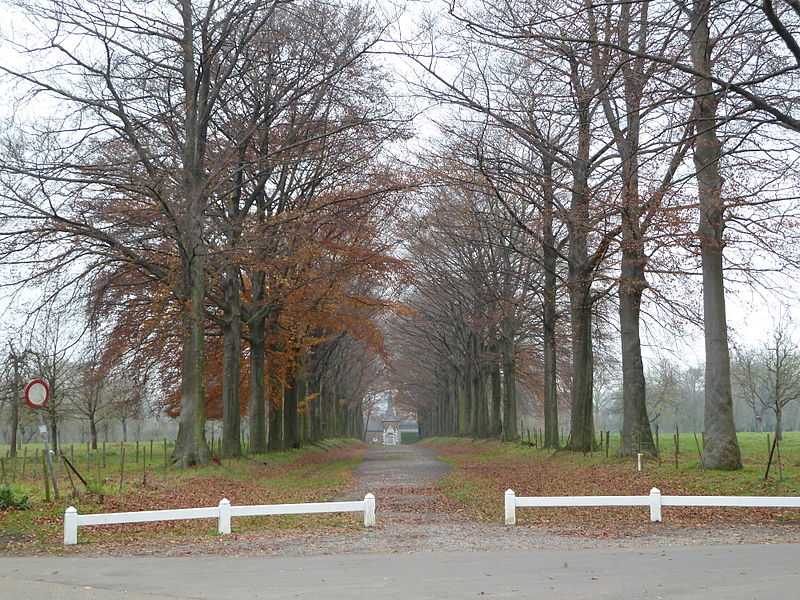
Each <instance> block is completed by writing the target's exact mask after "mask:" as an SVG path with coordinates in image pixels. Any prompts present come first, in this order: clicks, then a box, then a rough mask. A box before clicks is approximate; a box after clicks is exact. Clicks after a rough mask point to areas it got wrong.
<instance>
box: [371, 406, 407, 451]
mask: <svg viewBox="0 0 800 600" xmlns="http://www.w3.org/2000/svg"><path fill="white" fill-rule="evenodd" d="M403 431H406V432H411V433H412V434H413V433H416V432H417V431H418V429H417V424H416V423H414V422H413V421H401V420H400V419H399V418H398V417H397V415H396V414H395V412H394V410H393V409H392V408H391V407H389V409H388V410H387V411H386V413H385V414H384V416H383V419H381V420H380V421H378V420H373V419H370V420H369V422H368V423H367V435H366V437H365V438H364V439H365V441H366V442H367V443H368V444H382V445H387V446H398V445H400V444H402V443H403V436H402V432H403ZM411 439H412V440H413V439H415V436H413V435H412V438H411Z"/></svg>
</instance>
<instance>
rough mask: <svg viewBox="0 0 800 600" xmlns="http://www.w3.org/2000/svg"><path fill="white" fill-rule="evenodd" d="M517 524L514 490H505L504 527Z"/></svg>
mask: <svg viewBox="0 0 800 600" xmlns="http://www.w3.org/2000/svg"><path fill="white" fill-rule="evenodd" d="M516 523H517V497H516V495H515V494H514V490H506V525H516Z"/></svg>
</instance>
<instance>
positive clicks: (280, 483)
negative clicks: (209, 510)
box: [0, 440, 366, 551]
mask: <svg viewBox="0 0 800 600" xmlns="http://www.w3.org/2000/svg"><path fill="white" fill-rule="evenodd" d="M143 447H146V450H145V453H146V456H145V457H144V458H143V457H142V450H143ZM365 447H366V446H365V445H364V444H363V443H361V442H359V441H356V440H329V441H326V442H322V443H320V444H318V445H315V446H310V447H306V448H303V449H301V450H292V451H286V452H280V453H275V454H269V455H259V456H252V457H249V458H247V459H241V460H231V461H228V460H225V461H222V462H221V464H211V465H209V466H207V467H202V468H190V469H185V470H181V471H176V470H172V469H170V468H167V469H164V444H163V442H162V443H161V444H156V443H154V444H153V453H152V454H150V452H149V450H150V446H149V443H148V444H141V443H140V444H139V456H138V459H137V456H136V444H135V443H128V444H125V446H124V461H123V460H122V458H123V452H122V449H121V447H120V445H119V444H115V445H114V446H113V447H112V446H111V445H106V449H105V463H104V462H103V449H102V448H100V449H98V450H97V451H90V452H89V459H88V463H87V458H86V448H85V446H83V447H81V452H80V454H79V453H78V448H77V447H76V448H75V450H74V451H73V452H70V447H69V445H67V446H66V447H64V448H63V449H62V451H63V452H64V454H65V456H67V458H68V459H70V455H72V456H73V457H74V460H72V459H70V462H72V463H73V465H74V466H75V467H76V470H77V471H78V473H80V474H81V476H82V477H83V478H84V479H85V481H86V485H84V484H83V483H82V482H81V481H80V480H79V479H78V477H77V475H76V474H75V473H74V472H72V473H71V472H70V470H69V468H68V467H67V465H66V463H65V462H64V461H59V462H58V463H57V464H59V465H60V466H59V471H58V479H57V481H58V486H59V492H60V494H59V499H58V500H56V499H55V498H52V497H51V501H50V502H47V501H46V497H45V486H44V485H43V461H42V457H41V455H39V456H38V457H37V456H36V452H35V449H31V451H29V452H28V453H27V458H26V454H25V453H24V451H23V453H22V454H21V455H20V456H19V457H18V458H17V459H16V460H14V459H12V460H10V461H6V464H5V468H6V480H7V481H8V485H9V486H10V488H11V490H12V492H13V495H14V497H15V498H17V499H19V498H21V497H22V496H23V495H28V496H29V504H30V509H29V510H0V550H6V551H8V550H14V549H29V550H42V549H49V550H51V551H60V549H61V541H62V540H61V536H62V532H63V516H64V510H65V509H66V507H67V506H70V505H72V506H75V507H76V508H77V509H78V512H79V513H97V512H128V511H139V510H158V509H165V508H190V507H201V506H216V505H217V504H218V503H219V501H220V500H221V499H222V498H228V499H229V500H230V501H231V503H232V504H234V505H235V504H280V503H295V502H325V501H330V500H333V499H335V498H336V497H337V496H339V495H340V494H341V493H343V491H344V490H346V489H347V488H348V486H349V484H350V482H351V473H352V471H353V469H354V468H355V467H356V466H357V465H358V464H359V462H360V461H361V460H362V455H363V452H364V450H365ZM171 449H172V448H171V446H170V445H169V444H168V445H167V455H168V454H169V452H170V451H171ZM23 466H24V467H25V474H24V476H23V473H22V471H23ZM70 474H71V480H70ZM1 485H2V483H0V486H1ZM51 494H52V491H51ZM359 523H360V517H358V516H354V515H344V516H343V515H335V514H334V515H289V516H276V517H250V518H239V519H237V520H236V523H235V524H234V528H235V530H259V529H276V528H283V527H289V526H291V527H293V528H304V527H308V526H315V527H318V526H321V525H322V526H330V527H342V526H344V527H357V526H358V524H359ZM142 533H147V535H148V536H149V537H152V536H159V535H170V536H174V535H205V534H215V533H216V521H214V522H212V520H206V519H201V520H196V521H182V522H175V523H167V524H165V523H140V524H131V525H115V526H110V527H106V526H99V527H89V528H86V530H85V531H84V530H82V531H81V533H80V539H81V541H82V542H90V543H98V542H103V541H105V542H108V541H116V542H118V543H119V542H124V540H126V539H131V538H133V537H136V536H141V534H142Z"/></svg>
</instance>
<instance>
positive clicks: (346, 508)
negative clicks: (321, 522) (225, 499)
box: [231, 500, 364, 517]
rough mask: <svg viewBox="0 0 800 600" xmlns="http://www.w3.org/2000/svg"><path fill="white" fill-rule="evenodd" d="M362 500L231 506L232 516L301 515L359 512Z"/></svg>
mask: <svg viewBox="0 0 800 600" xmlns="http://www.w3.org/2000/svg"><path fill="white" fill-rule="evenodd" d="M362 510H364V501H363V500H358V501H356V502H313V503H308V504H261V505H252V506H246V505H245V506H231V516H232V517H257V516H262V515H301V514H310V513H332V512H360V511H362Z"/></svg>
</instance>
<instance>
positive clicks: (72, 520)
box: [64, 506, 78, 546]
mask: <svg viewBox="0 0 800 600" xmlns="http://www.w3.org/2000/svg"><path fill="white" fill-rule="evenodd" d="M77 543H78V511H77V510H75V507H74V506H70V507H69V508H68V509H67V510H65V511H64V545H65V546H74V545H75V544H77Z"/></svg>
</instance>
